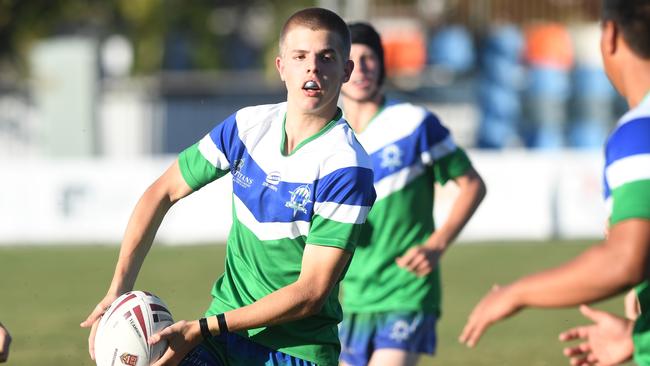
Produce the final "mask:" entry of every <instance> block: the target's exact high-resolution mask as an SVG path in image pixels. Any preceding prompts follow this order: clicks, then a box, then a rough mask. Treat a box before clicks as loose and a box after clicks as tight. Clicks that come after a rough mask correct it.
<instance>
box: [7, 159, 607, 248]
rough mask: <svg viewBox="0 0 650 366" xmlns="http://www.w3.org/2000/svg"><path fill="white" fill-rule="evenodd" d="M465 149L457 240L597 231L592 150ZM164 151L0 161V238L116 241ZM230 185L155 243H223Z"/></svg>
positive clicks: (205, 192) (171, 219)
mask: <svg viewBox="0 0 650 366" xmlns="http://www.w3.org/2000/svg"><path fill="white" fill-rule="evenodd" d="M470 156H471V158H472V160H473V162H474V164H475V166H476V168H477V170H478V171H479V172H480V173H481V175H482V176H483V178H484V179H485V181H486V184H487V186H488V195H487V197H486V199H485V201H484V203H483V204H482V205H481V207H480V208H479V209H478V211H477V214H476V216H475V217H474V218H473V219H472V220H471V221H470V223H469V224H468V226H467V227H466V229H465V231H464V232H463V233H462V235H461V238H460V240H461V241H470V240H471V241H483V240H510V239H529V240H542V239H549V238H593V237H598V236H601V235H602V232H603V229H604V225H605V218H606V214H605V208H604V207H605V206H604V203H603V202H602V198H601V186H602V184H601V170H602V157H601V154H600V153H598V152H590V153H578V152H561V153H553V154H549V153H539V152H525V151H521V152H517V151H514V152H513V151H508V152H484V151H470ZM173 158H174V157H171V156H168V157H164V158H156V159H144V158H143V159H125V160H115V159H111V160H107V159H84V160H14V159H12V160H4V161H0V170H1V171H3V172H4V174H3V177H4V179H2V180H1V181H0V245H13V244H88V243H108V244H113V243H114V244H118V243H119V242H120V240H121V237H122V234H123V232H124V229H125V227H126V223H127V221H128V218H129V215H130V213H131V210H132V209H133V207H134V206H135V204H136V202H137V200H138V198H139V197H140V195H141V194H142V192H143V191H144V190H145V189H146V187H147V185H148V184H150V183H151V182H153V180H154V179H155V178H156V177H158V176H159V175H160V174H161V173H162V172H163V171H164V170H165V169H166V167H167V166H168V165H169V164H170V163H171V161H172V160H173ZM230 184H231V181H230V178H229V176H226V177H224V178H223V179H221V180H219V181H217V182H215V183H213V184H212V185H209V186H207V187H205V188H203V189H202V190H200V191H199V192H196V193H195V194H193V195H191V196H190V197H188V198H186V199H184V200H182V201H181V202H179V203H178V204H177V205H175V206H174V207H173V208H172V210H171V212H170V213H169V214H168V216H167V217H166V218H165V221H164V222H163V224H162V227H161V230H160V231H159V233H158V236H157V241H160V242H164V243H166V244H174V245H180V244H193V243H203V242H205V243H207V242H211V243H214V242H224V241H225V239H226V237H227V234H228V229H229V227H230V224H231V212H230V210H231V198H230V194H231V187H230ZM456 194H457V190H456V188H455V186H454V185H453V183H450V184H447V185H446V186H445V187H443V188H442V189H439V190H438V191H437V193H436V206H435V207H436V209H435V217H436V220H437V221H438V223H441V222H442V220H444V217H445V212H446V211H447V210H448V208H449V207H450V205H451V204H452V202H453V198H454V197H455V195H456Z"/></svg>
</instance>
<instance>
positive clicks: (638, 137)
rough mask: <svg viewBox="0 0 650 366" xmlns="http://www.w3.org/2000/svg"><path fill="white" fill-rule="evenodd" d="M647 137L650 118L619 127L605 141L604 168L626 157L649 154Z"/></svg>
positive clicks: (649, 133) (649, 129) (649, 148)
mask: <svg viewBox="0 0 650 366" xmlns="http://www.w3.org/2000/svg"><path fill="white" fill-rule="evenodd" d="M648 136H650V117H644V118H637V119H634V120H631V121H629V122H626V123H624V124H623V125H621V126H620V127H619V128H618V129H616V130H615V131H614V133H613V134H612V136H611V137H610V138H609V140H608V141H607V151H606V157H605V158H606V165H605V166H606V167H607V166H609V165H610V164H612V163H613V162H615V161H616V160H619V159H622V158H625V157H628V156H632V155H637V154H649V153H650V144H649V143H648V141H649V140H648Z"/></svg>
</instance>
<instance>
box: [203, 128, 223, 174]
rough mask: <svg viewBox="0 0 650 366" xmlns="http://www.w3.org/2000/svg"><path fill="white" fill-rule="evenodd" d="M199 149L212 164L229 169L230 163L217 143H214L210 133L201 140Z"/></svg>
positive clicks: (218, 167) (221, 168)
mask: <svg viewBox="0 0 650 366" xmlns="http://www.w3.org/2000/svg"><path fill="white" fill-rule="evenodd" d="M199 151H200V152H201V155H203V157H204V158H205V159H206V160H207V161H209V162H210V164H212V166H214V167H215V168H217V169H220V170H229V169H230V163H229V162H228V159H226V156H225V155H224V154H223V153H222V152H221V151H220V150H219V149H217V145H215V144H214V142H213V141H212V138H211V137H210V134H207V135H205V136H204V137H203V138H202V139H201V141H199Z"/></svg>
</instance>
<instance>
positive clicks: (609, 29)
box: [600, 20, 620, 56]
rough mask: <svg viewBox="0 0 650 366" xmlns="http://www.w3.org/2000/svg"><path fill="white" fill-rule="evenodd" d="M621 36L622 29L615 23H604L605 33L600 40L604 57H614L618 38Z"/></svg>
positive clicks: (609, 21)
mask: <svg viewBox="0 0 650 366" xmlns="http://www.w3.org/2000/svg"><path fill="white" fill-rule="evenodd" d="M619 36H620V29H618V26H617V25H616V23H615V22H614V21H611V20H605V21H604V22H603V31H602V35H601V39H600V48H601V50H602V52H603V55H607V56H610V55H613V54H614V53H616V50H617V46H618V45H617V42H618V37H619Z"/></svg>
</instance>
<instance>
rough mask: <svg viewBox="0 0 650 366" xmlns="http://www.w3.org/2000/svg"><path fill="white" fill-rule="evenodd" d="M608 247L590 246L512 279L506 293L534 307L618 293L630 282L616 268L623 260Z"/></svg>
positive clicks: (578, 302)
mask: <svg viewBox="0 0 650 366" xmlns="http://www.w3.org/2000/svg"><path fill="white" fill-rule="evenodd" d="M612 249H613V248H611V247H609V246H607V245H604V244H600V245H596V246H593V247H591V248H589V249H587V250H586V251H585V252H583V253H582V254H581V255H580V256H578V257H577V258H575V259H574V260H572V261H570V262H568V263H566V264H564V265H561V266H559V267H556V268H552V269H550V270H546V271H543V272H539V273H536V274H533V275H530V276H526V277H524V278H522V279H520V280H519V281H516V282H515V283H513V284H512V285H511V286H510V287H511V291H510V292H511V293H512V294H513V296H514V298H515V299H516V301H515V302H516V303H517V304H519V305H521V306H535V307H563V306H575V305H579V304H583V303H589V302H593V301H597V300H601V299H603V298H606V297H609V296H612V295H615V294H618V293H620V292H622V291H624V290H625V289H627V288H629V287H630V286H632V285H633V284H634V283H633V282H632V281H631V279H630V277H629V276H628V275H626V274H625V273H624V271H621V270H620V269H619V268H617V267H619V266H621V265H622V264H623V263H625V259H624V258H622V257H621V254H620V253H618V252H617V251H616V250H612ZM623 266H624V265H623Z"/></svg>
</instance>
